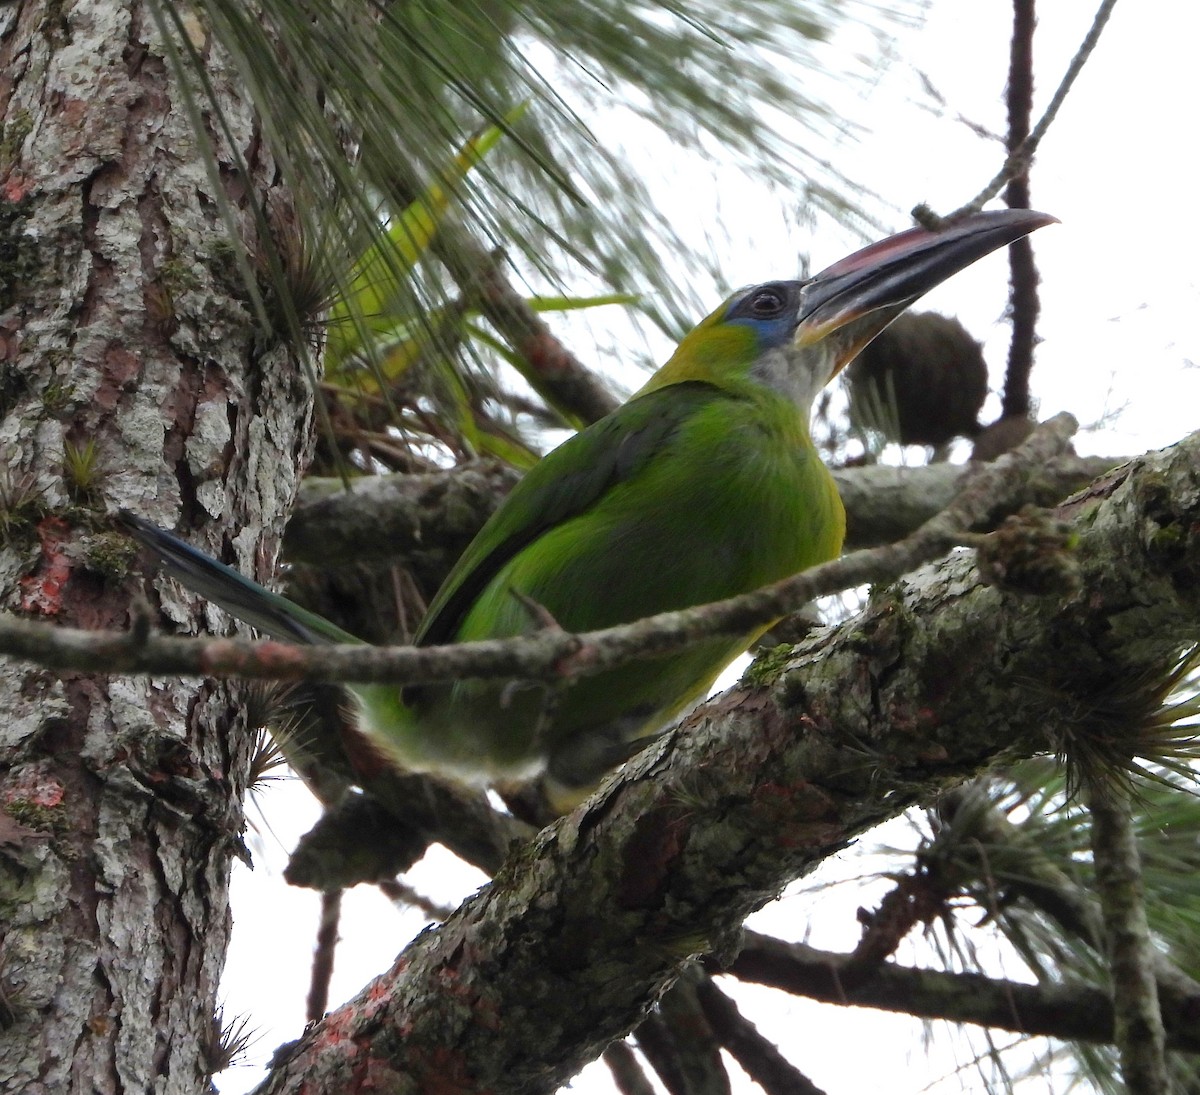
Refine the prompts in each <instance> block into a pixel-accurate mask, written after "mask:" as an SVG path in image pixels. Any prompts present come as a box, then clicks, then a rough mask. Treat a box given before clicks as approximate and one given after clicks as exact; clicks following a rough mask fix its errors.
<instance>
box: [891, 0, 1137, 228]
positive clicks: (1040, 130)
mask: <svg viewBox="0 0 1200 1095" xmlns="http://www.w3.org/2000/svg"><path fill="white" fill-rule="evenodd" d="M1116 3H1117V0H1103V2H1102V3H1101V5H1100V7H1099V8H1097V9H1096V15H1095V17H1094V18H1093V19H1092V25H1091V28H1090V29H1089V30H1088V32H1087V34H1086V35H1085V37H1084V39H1083V41H1082V42H1081V43H1080V45H1079V49H1078V50H1076V52H1075V56H1074V57H1072V58H1071V63H1070V64H1069V65H1068V66H1067V71H1066V73H1065V74H1064V75H1063V78H1062V82H1061V83H1060V84H1059V85H1058V88H1057V89H1056V90H1055V92H1054V96H1053V98H1051V100H1050V105H1049V106H1047V107H1046V111H1045V113H1044V114H1043V115H1042V117H1041V118H1040V119H1039V121H1038V123H1037V125H1035V126H1034V127H1033V130H1032V131H1031V132H1030V134H1029V136H1028V137H1027V138H1026V139H1025V140H1024V141H1022V142H1021V147H1020V148H1018V149H1016V150H1015V151H1013V152H1010V153H1009V154H1008V157H1007V158H1006V159H1005V161H1004V166H1003V167H1001V168H1000V170H999V171H998V172H997V173H996V177H995V178H993V179H992V181H991V182H989V183H988V184H987V186H985V187H984V188H983V189H982V190H981V191H980V192H979V193H978V194H976V195H975V197H974V198H972V199H971V200H970V201H969V202H967V204H966V205H963V206H961V207H959V208H958V209H956V210H955V211H954V212H953V213H951V214H950V215H949V216H947V217H944V218H942V219H943V220H946V221H953V220H956V219H957V218H959V217H962V216H965V215H966V214H967V213H973V212H975V211H976V210H979V209H982V208H983V207H984V205H985V204H986V203H987V202H989V201H991V199H992V198H994V197H995V196H996V195H997V194H999V193H1000V190H1001V188H1002V187H1003V186H1004V185H1005V184H1006V183H1007V182H1008V181H1009V179H1013V178H1016V177H1017V176H1018V175H1023V174H1024V173H1025V172H1026V171H1027V170H1028V168H1029V164H1030V163H1031V162H1032V160H1033V157H1034V154H1035V153H1036V152H1037V148H1038V145H1040V144H1041V142H1042V138H1043V137H1045V136H1046V131H1047V130H1048V129H1049V128H1050V126H1051V124H1052V123H1053V122H1054V119H1055V118H1056V117H1057V116H1058V112H1059V109H1060V108H1061V107H1062V105H1063V102H1064V101H1065V100H1066V97H1067V93H1068V92H1069V91H1070V90H1071V86H1072V85H1073V84H1074V83H1075V80H1076V78H1077V77H1078V76H1079V73H1080V72H1081V71H1083V66H1084V65H1085V64H1086V63H1087V60H1088V58H1089V57H1090V56H1091V55H1092V51H1093V50H1094V49H1095V48H1096V43H1097V42H1099V41H1100V35H1101V33H1102V32H1103V31H1104V26H1105V24H1106V23H1107V22H1108V19H1109V16H1110V15H1112V10H1113V8H1114V7H1115V6H1116ZM914 215H916V216H917V217H918V219H919V220H920V219H921V215H920V214H918V213H917V212H916V211H914ZM922 223H924V221H922Z"/></svg>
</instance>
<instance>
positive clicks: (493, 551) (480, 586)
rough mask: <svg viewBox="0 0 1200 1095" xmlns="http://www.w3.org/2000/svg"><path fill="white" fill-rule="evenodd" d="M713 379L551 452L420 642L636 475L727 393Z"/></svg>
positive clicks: (465, 565) (652, 396)
mask: <svg viewBox="0 0 1200 1095" xmlns="http://www.w3.org/2000/svg"><path fill="white" fill-rule="evenodd" d="M724 396H725V393H724V392H723V391H722V390H721V389H720V388H718V387H716V386H715V385H712V384H707V383H703V382H700V381H686V382H683V383H678V384H671V385H669V386H667V387H664V388H658V389H656V390H654V391H650V392H647V393H645V394H644V395H640V396H638V397H636V398H635V399H632V400H630V401H629V402H628V403H626V404H624V405H623V406H622V407H620V408H619V409H618V410H616V411H615V412H613V413H612V414H610V415H608V416H607V417H605V418H603V419H601V420H600V421H599V422H597V423H595V424H594V425H592V426H589V427H588V428H587V429H586V430H584V431H582V432H581V433H578V434H576V435H575V436H574V437H572V438H571V439H570V440H568V441H566V442H564V443H563V444H562V445H560V446H559V447H558V448H557V449H555V450H554V451H553V452H550V453H548V454H547V455H546V456H545V457H544V458H543V459H542V460H541V461H540V462H539V463H538V464H536V465H535V466H534V467H533V468H532V469H531V470H530V472H529V473H528V474H527V475H526V476H525V478H524V479H522V480H521V481H520V482H519V483H518V484H517V485H516V487H515V488H513V491H512V493H511V494H510V495H509V496H508V498H506V499H505V501H504V504H503V505H502V506H501V507H500V508H499V509H498V510H497V511H496V512H495V513H494V514H493V515H492V517H491V519H490V520H489V521H488V522H487V524H486V525H484V527H483V529H482V530H480V532H479V535H478V536H476V537H475V539H474V540H473V541H472V542H471V544H470V546H469V547H468V548H467V550H466V551H465V552H464V553H463V555H462V557H461V558H460V559H459V560H458V562H457V563H456V564H455V566H454V568H453V569H452V570H451V572H450V574H449V576H448V577H447V578H446V581H445V582H444V583H443V584H442V587H441V589H440V590H439V591H438V593H437V596H436V597H434V599H433V601H432V602H431V603H430V605H429V610H428V612H427V613H426V614H425V619H424V620H423V621H422V623H421V626H420V628H419V629H418V631H417V635H416V642H417V643H418V644H419V645H422V646H433V645H436V644H439V643H449V642H453V641H454V639H455V637H456V636H457V633H458V629H459V626H460V624H461V623H462V620H463V618H464V616H465V615H466V614H467V612H468V611H469V610H470V608H471V605H472V604H474V603H475V599H476V598H477V597H478V596H479V594H480V593H481V592H482V591H483V590H484V589H485V588H486V587H487V585H488V583H489V582H491V581H492V579H493V578H494V577H495V576H496V575H497V574H498V573H499V572H500V570H501V569H502V568H503V567H504V565H505V564H506V563H508V562H509V561H510V560H511V559H512V558H513V557H514V556H515V555H517V554H518V553H519V552H520V551H521V550H523V549H524V548H526V547H528V546H529V545H530V544H532V543H534V542H535V541H536V540H537V539H538V537H540V536H542V535H543V534H544V533H546V532H547V531H549V530H550V529H552V528H555V527H556V526H558V525H560V524H562V523H563V522H564V521H569V520H570V519H571V518H573V517H578V516H579V515H580V514H583V513H586V512H587V511H588V510H589V509H591V508H592V507H593V506H595V505H596V504H597V503H598V502H599V501H600V500H601V499H602V498H603V497H604V496H605V494H606V493H607V492H608V491H609V490H611V489H612V488H613V487H615V486H617V485H618V484H620V483H624V482H626V481H628V480H629V479H632V478H633V477H634V476H636V475H637V474H638V472H639V471H640V470H641V469H642V468H643V467H644V466H645V465H646V464H647V462H648V461H650V460H652V459H653V458H654V455H655V453H656V452H658V451H659V450H660V449H661V447H662V446H663V445H664V444H665V443H666V442H667V441H668V439H669V438H670V437H671V435H672V434H673V433H674V432H675V431H676V430H677V429H678V428H679V425H680V423H681V422H683V421H685V420H686V419H687V418H688V416H689V415H691V414H692V413H694V412H695V410H697V409H698V408H699V407H701V406H703V405H705V404H707V403H710V402H712V401H713V400H714V399H721V398H724Z"/></svg>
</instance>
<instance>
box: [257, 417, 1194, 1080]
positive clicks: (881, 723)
mask: <svg viewBox="0 0 1200 1095" xmlns="http://www.w3.org/2000/svg"><path fill="white" fill-rule="evenodd" d="M1062 513H1063V516H1064V517H1067V518H1070V519H1072V520H1073V530H1074V531H1075V532H1076V533H1077V535H1078V544H1079V546H1078V551H1077V553H1076V555H1077V560H1078V567H1079V573H1078V578H1079V581H1080V583H1081V592H1079V593H1078V594H1071V595H1070V598H1069V599H1067V600H1066V601H1065V603H1064V600H1063V599H1061V598H1058V597H1055V596H1045V597H1041V598H1031V597H1027V596H1022V595H1016V594H1011V593H1006V592H1003V591H1001V590H999V589H997V588H995V587H991V586H985V585H983V584H982V583H981V582H980V580H979V578H978V575H977V573H976V572H975V570H974V567H973V564H972V561H971V560H970V559H969V558H968V557H966V556H964V555H961V554H960V555H957V556H952V557H950V558H948V559H945V560H943V561H941V562H939V563H937V564H935V565H934V566H931V567H927V568H925V569H924V570H922V571H920V572H918V573H917V574H915V575H913V576H912V577H911V578H910V579H908V580H905V581H903V582H899V583H897V584H895V585H894V586H892V587H890V588H887V589H883V590H877V591H876V593H875V595H874V596H873V598H872V600H871V602H870V604H869V605H868V607H867V609H866V610H865V611H864V612H863V613H862V614H861V615H860V616H859V617H858V618H856V619H855V620H852V621H850V622H848V623H846V624H844V625H842V626H840V627H838V628H835V629H829V630H826V631H823V632H821V633H820V634H816V635H813V636H811V637H809V638H807V639H805V641H804V642H802V643H800V644H798V645H797V646H796V647H794V648H792V650H791V653H790V656H789V657H788V658H787V661H786V664H783V665H777V667H776V670H775V672H774V673H773V674H772V673H768V672H767V671H766V670H764V669H762V668H760V670H759V673H758V676H757V680H756V683H753V684H750V683H747V684H745V685H744V686H743V687H740V688H737V689H734V690H732V691H731V692H728V693H725V694H724V695H723V696H720V697H718V698H717V699H715V700H714V701H712V702H710V703H708V704H706V705H704V706H703V707H701V708H700V709H698V711H697V712H695V713H694V714H693V715H692V716H691V717H689V718H688V719H687V720H686V721H685V723H684V725H683V727H682V729H681V731H677V732H675V733H672V734H668V735H666V736H664V737H663V738H662V739H660V740H658V741H657V742H655V743H654V744H652V745H651V746H649V747H648V748H647V749H646V750H645V751H643V752H642V753H641V754H640V755H639V756H638V757H636V758H634V759H633V760H632V761H631V762H630V763H629V764H627V765H626V767H625V768H624V769H623V770H622V771H621V772H620V773H619V774H618V775H617V776H616V777H614V778H612V779H610V780H609V781H607V782H606V783H605V784H604V785H603V786H602V787H601V788H600V790H599V791H597V793H596V794H595V795H593V797H592V798H591V799H589V800H588V802H587V803H585V804H584V805H583V806H581V807H580V808H579V809H578V810H576V811H575V812H574V813H572V814H569V815H567V816H566V817H564V818H562V819H560V820H559V821H558V822H557V823H556V824H555V825H554V826H552V827H550V828H548V829H546V830H544V831H543V832H542V833H541V834H539V836H538V837H537V838H536V839H535V840H534V841H533V842H532V844H531V845H530V846H529V847H528V848H527V849H526V850H525V851H524V853H523V854H521V855H520V856H518V857H515V858H514V859H511V860H510V862H509V864H508V866H507V868H506V869H504V870H502V871H501V872H500V873H499V875H498V876H497V878H496V880H495V882H494V883H493V884H492V885H490V886H489V887H487V888H485V889H484V890H482V891H480V892H479V893H478V894H477V895H476V896H475V897H474V898H472V899H471V900H470V901H468V902H467V903H466V904H465V905H464V906H463V907H462V908H460V909H459V910H458V911H457V912H456V913H455V915H454V916H453V917H452V918H451V919H450V920H448V921H447V922H446V923H445V924H444V925H443V926H442V927H441V928H439V929H438V930H436V931H433V932H429V933H426V934H424V935H422V936H421V937H420V938H418V939H417V940H415V941H414V942H413V944H411V945H410V946H409V948H408V949H407V950H406V952H405V953H404V954H403V955H402V956H401V958H400V959H399V960H398V962H397V964H396V966H395V967H394V968H393V969H392V970H391V971H390V972H388V973H386V974H384V975H383V977H382V978H380V979H377V980H376V981H375V982H373V983H372V985H371V986H370V988H369V989H368V990H367V991H366V993H364V995H362V996H361V997H360V998H358V999H356V1000H355V1001H352V1002H351V1003H350V1004H348V1005H346V1006H345V1007H344V1008H342V1009H340V1010H339V1011H337V1012H335V1013H333V1014H332V1015H331V1016H329V1017H328V1018H327V1019H326V1020H325V1021H324V1022H323V1023H322V1024H320V1025H318V1026H317V1027H315V1028H313V1029H312V1030H310V1031H309V1032H308V1033H307V1034H306V1035H305V1036H304V1038H302V1039H301V1041H300V1042H299V1043H298V1044H297V1045H296V1046H295V1048H294V1052H293V1054H292V1056H291V1057H290V1058H289V1060H287V1061H286V1062H282V1063H280V1064H279V1065H278V1066H277V1067H276V1069H275V1070H274V1071H273V1073H272V1075H271V1077H270V1078H269V1080H268V1081H267V1083H266V1084H265V1085H264V1088H263V1091H264V1092H278V1091H290V1090H293V1089H294V1088H295V1086H296V1085H297V1084H299V1083H300V1081H301V1078H303V1080H304V1082H305V1084H306V1085H307V1087H306V1090H308V1091H310V1092H313V1093H316V1092H323V1091H327V1092H334V1091H336V1092H339V1093H343V1092H351V1093H352V1092H355V1091H360V1090H365V1089H366V1087H367V1086H369V1085H373V1086H371V1089H372V1090H381V1089H384V1090H387V1089H395V1090H400V1089H413V1090H420V1089H422V1088H426V1089H427V1088H428V1087H430V1086H431V1085H432V1084H434V1083H435V1082H437V1083H441V1084H443V1085H447V1084H450V1085H453V1086H454V1087H455V1088H456V1090H460V1091H464V1092H470V1091H483V1090H488V1091H492V1092H495V1093H497V1095H504V1093H507V1092H514V1093H515V1092H521V1093H523V1095H528V1093H536V1092H543V1091H545V1092H550V1091H552V1090H554V1089H555V1088H556V1087H558V1086H559V1085H560V1084H562V1083H563V1082H565V1081H566V1080H567V1079H568V1078H569V1077H570V1076H571V1075H573V1074H574V1073H575V1072H576V1071H577V1070H578V1068H579V1067H580V1066H581V1065H582V1064H583V1063H585V1062H586V1061H588V1060H591V1059H592V1058H594V1057H595V1056H596V1055H597V1054H598V1053H599V1052H600V1051H601V1050H602V1049H603V1047H604V1046H605V1045H606V1044H608V1043H609V1042H611V1041H613V1040H614V1039H616V1038H619V1037H621V1036H623V1035H624V1034H625V1033H627V1032H628V1031H629V1030H630V1029H632V1028H633V1027H634V1026H635V1025H636V1024H637V1022H638V1021H639V1020H640V1019H641V1018H642V1017H643V1016H644V1015H645V1014H646V1013H647V1010H648V1009H649V1007H650V1006H651V1005H652V1003H653V1002H654V1000H655V999H657V997H658V996H659V995H660V994H661V993H662V991H663V990H664V989H665V988H666V987H667V985H669V984H670V983H671V982H672V981H673V979H674V978H675V977H676V976H677V975H678V973H679V971H680V969H681V968H682V966H683V965H684V963H686V962H687V961H688V960H689V959H690V957H691V956H693V955H695V954H698V953H703V952H706V951H707V952H715V953H716V954H718V956H719V955H720V954H721V953H723V952H728V951H730V950H732V949H733V948H735V947H736V941H737V938H738V932H739V928H740V925H741V923H742V922H743V920H744V919H745V917H746V916H747V915H748V914H749V913H750V912H752V911H753V910H754V909H756V908H759V907H761V906H762V905H763V904H764V903H766V902H767V901H769V900H771V899H772V898H773V897H774V896H775V895H776V894H777V893H778V892H779V891H780V889H781V888H782V887H783V886H785V885H786V884H787V883H788V882H789V881H791V880H792V879H794V878H796V877H799V876H800V875H802V874H804V873H806V872H807V871H809V870H811V869H812V868H813V867H814V866H815V865H816V864H817V863H819V862H821V861H822V860H823V859H824V858H825V857H827V856H828V855H830V854H831V853H833V852H834V851H836V850H838V849H840V848H843V847H845V846H846V844H847V843H848V842H850V841H852V840H853V839H854V838H855V837H856V836H858V835H859V834H861V833H862V832H864V831H865V830H867V829H868V828H870V827H871V826H873V825H875V824H877V823H879V822H880V821H882V820H884V819H886V818H888V817H892V816H895V815H896V814H898V813H899V812H900V811H902V810H904V809H905V808H907V807H908V806H910V805H912V804H914V803H917V802H923V801H926V802H927V801H931V800H933V798H934V797H935V796H936V795H937V794H938V793H939V792H940V790H941V789H943V788H945V787H947V786H951V785H953V784H955V783H957V782H959V781H961V780H963V779H964V778H967V777H969V776H971V775H973V774H975V773H977V772H979V771H981V770H983V769H984V768H986V767H987V766H988V765H989V764H992V763H994V762H996V761H998V760H1001V759H1004V760H1011V759H1012V758H1014V757H1019V756H1023V755H1024V756H1027V755H1031V754H1034V753H1038V752H1041V751H1044V750H1046V749H1047V748H1048V742H1049V740H1050V739H1051V738H1052V737H1054V736H1055V735H1056V733H1058V732H1060V731H1061V730H1062V729H1063V728H1064V727H1066V726H1076V725H1078V724H1079V722H1080V719H1081V718H1082V719H1086V712H1087V709H1088V705H1089V703H1092V702H1093V700H1094V697H1095V696H1096V695H1098V694H1103V695H1107V696H1109V697H1111V695H1112V690H1113V688H1114V687H1115V686H1118V685H1119V683H1120V682H1121V681H1125V680H1128V681H1130V687H1131V688H1136V689H1144V682H1145V679H1146V675H1147V674H1150V673H1153V672H1155V671H1158V672H1168V671H1169V668H1170V667H1171V666H1173V665H1174V664H1175V657H1176V654H1177V652H1178V650H1179V648H1180V647H1181V646H1183V645H1185V644H1187V643H1189V642H1191V641H1193V640H1194V639H1195V637H1196V636H1197V634H1200V580H1198V579H1200V533H1198V532H1197V530H1198V529H1200V436H1197V437H1192V438H1190V439H1189V440H1188V441H1187V442H1185V443H1183V444H1181V445H1178V446H1175V447H1174V448H1172V449H1169V450H1166V451H1165V452H1163V453H1159V454H1153V455H1150V456H1148V457H1145V458H1143V459H1142V460H1139V461H1136V462H1134V464H1132V465H1131V466H1129V467H1127V468H1124V469H1120V470H1118V471H1117V472H1114V473H1113V474H1112V475H1110V476H1109V477H1108V478H1107V480H1105V481H1104V482H1102V483H1099V484H1097V485H1096V486H1094V487H1093V488H1092V490H1091V491H1089V492H1088V493H1086V494H1084V495H1082V496H1080V497H1078V498H1077V499H1075V500H1073V502H1072V503H1071V504H1070V506H1068V507H1066V508H1065V509H1064V510H1063V511H1062Z"/></svg>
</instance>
